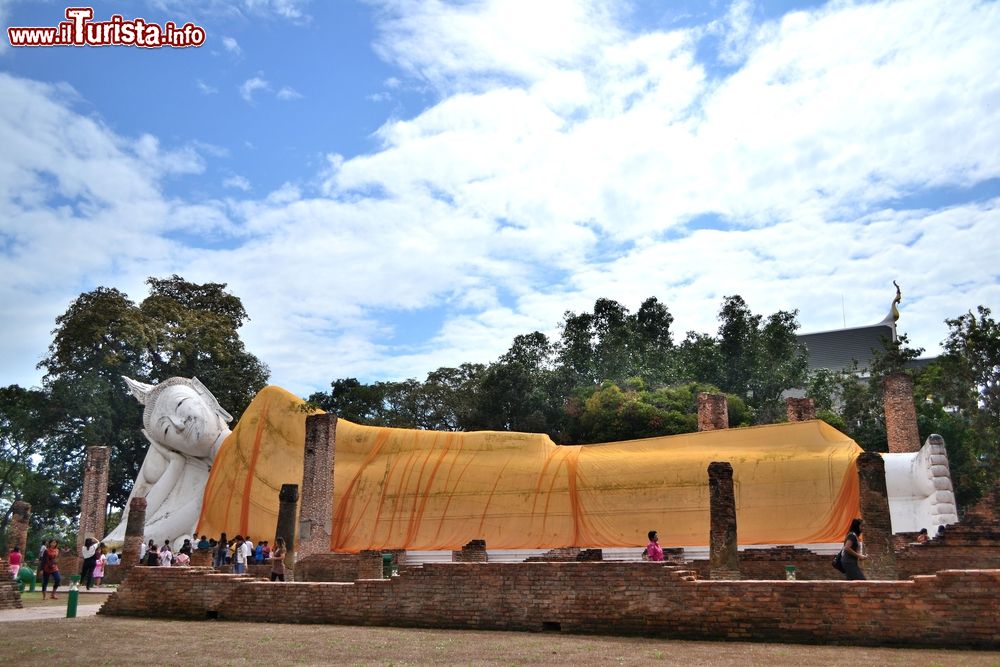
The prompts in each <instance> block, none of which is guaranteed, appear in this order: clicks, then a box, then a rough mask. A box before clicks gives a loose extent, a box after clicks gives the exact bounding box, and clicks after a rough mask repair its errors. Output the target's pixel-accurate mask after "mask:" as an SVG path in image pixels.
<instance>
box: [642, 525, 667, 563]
mask: <svg viewBox="0 0 1000 667" xmlns="http://www.w3.org/2000/svg"><path fill="white" fill-rule="evenodd" d="M646 536H647V537H649V544H647V545H646V551H645V552H644V553H643V556H645V558H646V560H652V561H657V562H659V561H662V560H663V548H662V547H661V546H660V537H659V535H657V534H656V531H655V530H651V531H649V532H648V533H646Z"/></svg>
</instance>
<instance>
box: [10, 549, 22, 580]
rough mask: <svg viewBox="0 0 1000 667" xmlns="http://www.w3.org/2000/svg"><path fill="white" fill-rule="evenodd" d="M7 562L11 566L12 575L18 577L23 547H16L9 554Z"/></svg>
mask: <svg viewBox="0 0 1000 667" xmlns="http://www.w3.org/2000/svg"><path fill="white" fill-rule="evenodd" d="M7 564H8V565H9V566H10V573H11V575H12V576H13V577H14V578H15V579H17V571H18V570H20V569H21V548H20V547H14V548H13V549H11V550H10V554H8V555H7Z"/></svg>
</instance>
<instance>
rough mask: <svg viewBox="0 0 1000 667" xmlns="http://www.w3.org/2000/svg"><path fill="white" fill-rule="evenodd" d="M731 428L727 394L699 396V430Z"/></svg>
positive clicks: (701, 394)
mask: <svg viewBox="0 0 1000 667" xmlns="http://www.w3.org/2000/svg"><path fill="white" fill-rule="evenodd" d="M720 428H729V404H728V403H727V402H726V395H725V394H707V393H705V392H701V393H700V394H698V430H699V431H714V430H717V429H720Z"/></svg>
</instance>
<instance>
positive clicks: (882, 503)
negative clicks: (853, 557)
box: [858, 452, 898, 579]
mask: <svg viewBox="0 0 1000 667" xmlns="http://www.w3.org/2000/svg"><path fill="white" fill-rule="evenodd" d="M858 481H859V483H860V487H861V518H862V519H863V520H864V528H863V530H862V535H863V539H864V543H865V552H866V553H867V554H868V556H869V559H868V560H866V561H861V566H862V568H863V569H864V571H865V575H866V576H867V577H868V578H869V579H897V578H898V573H897V570H896V554H895V553H894V552H893V549H892V521H891V519H890V517H889V494H888V493H887V492H886V488H885V461H883V460H882V456H881V455H880V454H876V453H874V452H865V453H864V454H861V455H859V456H858Z"/></svg>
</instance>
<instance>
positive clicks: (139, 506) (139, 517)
mask: <svg viewBox="0 0 1000 667" xmlns="http://www.w3.org/2000/svg"><path fill="white" fill-rule="evenodd" d="M145 533H146V499H145V498H140V497H138V496H136V497H134V498H132V500H131V501H129V504H128V523H126V524H125V544H124V545H122V563H121V566H120V567H122V568H126V569H123V570H122V572H127V571H128V570H127V568H132V567H134V566H136V565H138V564H139V554H140V553H142V551H141V549H142V543H143V542H144V541H145Z"/></svg>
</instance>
